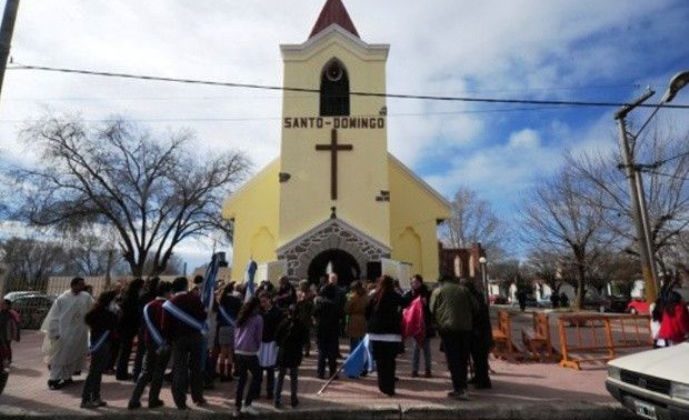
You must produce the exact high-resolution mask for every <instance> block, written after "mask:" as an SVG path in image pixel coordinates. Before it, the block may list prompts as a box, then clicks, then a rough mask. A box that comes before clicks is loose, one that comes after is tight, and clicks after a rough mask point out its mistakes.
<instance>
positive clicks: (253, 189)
mask: <svg viewBox="0 0 689 420" xmlns="http://www.w3.org/2000/svg"><path fill="white" fill-rule="evenodd" d="M279 172H280V162H279V160H275V161H273V162H272V163H271V164H269V165H268V166H267V167H265V168H264V169H263V170H262V171H261V172H259V173H258V174H257V175H256V176H255V177H254V178H253V179H251V181H249V182H248V183H247V184H246V185H245V186H244V187H242V188H241V189H240V190H239V191H237V192H236V193H235V194H234V195H232V196H231V197H230V198H229V199H228V200H227V201H226V202H225V206H224V208H223V217H225V218H226V219H234V244H233V247H232V252H233V254H232V280H235V281H242V280H243V279H244V271H245V270H246V265H247V263H248V262H249V259H250V258H252V257H253V259H254V260H255V261H256V262H257V263H264V262H268V261H274V260H275V259H276V258H277V257H276V255H275V249H276V248H277V237H278V211H279V209H280V205H279V204H278V200H279V182H278V174H279Z"/></svg>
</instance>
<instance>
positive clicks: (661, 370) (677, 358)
mask: <svg viewBox="0 0 689 420" xmlns="http://www.w3.org/2000/svg"><path fill="white" fill-rule="evenodd" d="M687 360H689V343H682V344H678V345H676V346H672V347H665V348H662V349H655V350H648V351H643V352H641V353H636V354H632V355H629V356H623V357H620V358H618V359H615V360H611V361H610V362H608V364H609V365H610V366H615V367H618V368H620V369H625V370H629V371H632V372H638V373H641V374H644V375H649V376H654V377H656V378H662V379H669V380H671V381H673V382H680V383H683V384H688V385H689V369H684V368H683V366H685V363H686V361H687Z"/></svg>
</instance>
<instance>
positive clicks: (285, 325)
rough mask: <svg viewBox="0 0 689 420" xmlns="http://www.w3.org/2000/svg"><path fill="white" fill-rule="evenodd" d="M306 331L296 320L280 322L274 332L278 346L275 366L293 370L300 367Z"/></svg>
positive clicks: (306, 336)
mask: <svg viewBox="0 0 689 420" xmlns="http://www.w3.org/2000/svg"><path fill="white" fill-rule="evenodd" d="M308 337H309V336H308V331H307V329H306V327H305V326H304V324H303V323H302V322H301V321H300V320H299V319H297V318H286V319H283V320H282V322H280V325H278V327H277V330H276V331H275V341H276V342H277V345H278V349H279V350H278V358H277V363H276V364H277V366H278V367H284V368H294V367H299V366H300V365H301V361H302V356H303V350H304V343H306V340H308Z"/></svg>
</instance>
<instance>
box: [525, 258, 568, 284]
mask: <svg viewBox="0 0 689 420" xmlns="http://www.w3.org/2000/svg"><path fill="white" fill-rule="evenodd" d="M561 262H562V256H561V255H560V254H559V253H557V252H554V250H553V249H546V248H539V247H535V248H533V249H532V250H531V252H529V255H528V257H527V260H526V263H525V271H526V272H527V273H528V275H529V277H532V278H535V279H538V280H540V281H543V282H544V283H546V284H547V285H548V286H550V288H551V289H552V290H553V292H554V293H555V292H557V291H558V290H559V289H560V285H561V281H562V264H561Z"/></svg>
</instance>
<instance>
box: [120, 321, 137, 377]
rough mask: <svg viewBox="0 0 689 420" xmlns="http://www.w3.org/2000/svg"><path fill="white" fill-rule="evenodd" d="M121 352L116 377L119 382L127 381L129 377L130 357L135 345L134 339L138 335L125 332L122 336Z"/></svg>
mask: <svg viewBox="0 0 689 420" xmlns="http://www.w3.org/2000/svg"><path fill="white" fill-rule="evenodd" d="M120 337H121V339H120V352H119V354H118V355H117V370H116V372H115V377H116V378H117V379H118V380H124V379H127V376H128V375H129V357H130V356H131V355H132V347H133V345H134V337H136V333H133V334H132V333H129V332H125V333H122V335H121V336H120Z"/></svg>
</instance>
